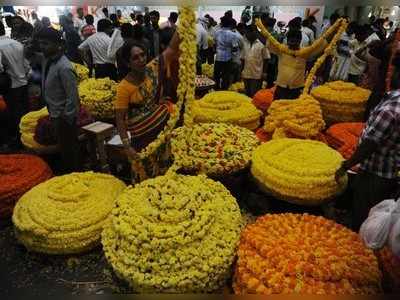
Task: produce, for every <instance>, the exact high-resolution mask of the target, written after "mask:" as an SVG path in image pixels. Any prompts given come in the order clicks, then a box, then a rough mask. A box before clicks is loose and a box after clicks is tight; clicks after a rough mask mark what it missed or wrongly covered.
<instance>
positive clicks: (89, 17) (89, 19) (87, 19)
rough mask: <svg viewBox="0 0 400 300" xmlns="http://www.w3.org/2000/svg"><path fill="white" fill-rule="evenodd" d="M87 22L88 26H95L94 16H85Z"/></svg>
mask: <svg viewBox="0 0 400 300" xmlns="http://www.w3.org/2000/svg"><path fill="white" fill-rule="evenodd" d="M85 21H86V24H88V25H93V24H94V17H93V16H92V15H86V16H85Z"/></svg>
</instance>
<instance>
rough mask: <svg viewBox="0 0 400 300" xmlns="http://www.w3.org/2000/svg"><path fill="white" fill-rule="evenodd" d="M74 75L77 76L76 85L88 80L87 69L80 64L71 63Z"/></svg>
mask: <svg viewBox="0 0 400 300" xmlns="http://www.w3.org/2000/svg"><path fill="white" fill-rule="evenodd" d="M72 66H73V67H74V70H75V73H76V75H77V76H78V83H80V82H82V81H84V80H86V79H89V69H88V68H87V67H86V66H84V65H81V64H76V63H72Z"/></svg>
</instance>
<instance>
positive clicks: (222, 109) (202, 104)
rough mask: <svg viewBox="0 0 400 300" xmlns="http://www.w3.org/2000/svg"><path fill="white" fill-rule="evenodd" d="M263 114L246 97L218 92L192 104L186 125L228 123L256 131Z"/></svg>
mask: <svg viewBox="0 0 400 300" xmlns="http://www.w3.org/2000/svg"><path fill="white" fill-rule="evenodd" d="M261 115H262V113H261V111H259V110H258V109H257V108H256V107H255V106H254V105H253V104H252V103H251V99H250V98H249V97H247V96H245V95H242V94H239V93H236V92H230V91H218V92H212V93H209V94H207V95H205V96H204V97H203V98H202V99H200V100H198V101H195V102H192V103H191V104H190V106H189V107H188V111H187V112H186V118H185V125H187V126H191V125H192V124H193V123H228V124H233V125H238V126H241V127H245V128H247V129H250V130H255V129H256V128H258V127H259V126H260V117H261Z"/></svg>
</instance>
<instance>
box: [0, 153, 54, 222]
mask: <svg viewBox="0 0 400 300" xmlns="http://www.w3.org/2000/svg"><path fill="white" fill-rule="evenodd" d="M51 176H52V172H51V170H50V168H49V166H48V165H47V164H46V163H45V162H44V161H43V160H42V159H40V158H39V157H37V156H33V155H25V154H12V155H0V217H7V216H10V215H11V214H12V211H13V209H14V205H15V203H16V202H17V201H18V199H19V198H20V197H21V196H22V195H23V194H25V193H26V192H27V191H29V190H30V189H31V188H33V187H34V186H36V185H38V184H39V183H41V182H43V181H46V180H47V179H49V178H50V177H51Z"/></svg>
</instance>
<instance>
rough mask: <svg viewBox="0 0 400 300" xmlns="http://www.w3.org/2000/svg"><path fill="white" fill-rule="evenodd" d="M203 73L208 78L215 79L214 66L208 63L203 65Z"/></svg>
mask: <svg viewBox="0 0 400 300" xmlns="http://www.w3.org/2000/svg"><path fill="white" fill-rule="evenodd" d="M201 73H202V74H203V75H206V76H207V77H208V78H214V65H209V64H207V63H205V64H202V65H201Z"/></svg>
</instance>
